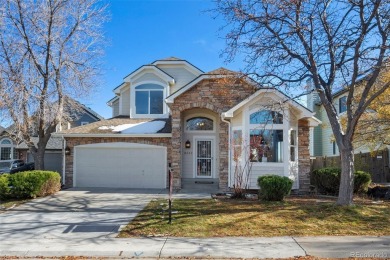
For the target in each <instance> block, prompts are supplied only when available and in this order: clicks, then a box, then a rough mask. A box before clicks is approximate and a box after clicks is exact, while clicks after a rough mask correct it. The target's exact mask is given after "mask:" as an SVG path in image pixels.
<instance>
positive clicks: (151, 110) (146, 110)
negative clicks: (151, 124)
mask: <svg viewBox="0 0 390 260" xmlns="http://www.w3.org/2000/svg"><path fill="white" fill-rule="evenodd" d="M163 105H164V87H162V86H160V85H157V84H142V85H139V86H137V87H135V111H136V114H143V115H159V114H163V113H164V106H163Z"/></svg>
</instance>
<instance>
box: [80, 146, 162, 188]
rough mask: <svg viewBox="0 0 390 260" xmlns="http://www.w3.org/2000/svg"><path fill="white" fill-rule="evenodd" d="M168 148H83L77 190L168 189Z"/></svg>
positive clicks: (81, 148)
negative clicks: (108, 188)
mask: <svg viewBox="0 0 390 260" xmlns="http://www.w3.org/2000/svg"><path fill="white" fill-rule="evenodd" d="M165 182H166V149H161V147H158V148H121V147H118V148H115V147H104V148H99V147H91V148H88V147H80V148H77V150H76V153H75V186H76V187H117V188H165V187H166V184H165Z"/></svg>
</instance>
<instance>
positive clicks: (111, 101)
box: [106, 96, 119, 106]
mask: <svg viewBox="0 0 390 260" xmlns="http://www.w3.org/2000/svg"><path fill="white" fill-rule="evenodd" d="M118 99H119V96H115V97H113V98H111V99H110V100H108V101H107V103H106V104H107V105H108V106H112V103H114V102H115V101H117V100H118Z"/></svg>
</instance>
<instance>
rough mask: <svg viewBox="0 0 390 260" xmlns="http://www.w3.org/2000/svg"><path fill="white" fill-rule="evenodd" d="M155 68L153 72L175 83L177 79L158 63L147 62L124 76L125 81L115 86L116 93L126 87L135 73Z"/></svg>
mask: <svg viewBox="0 0 390 260" xmlns="http://www.w3.org/2000/svg"><path fill="white" fill-rule="evenodd" d="M148 69H149V70H153V72H154V73H155V74H157V75H158V76H159V77H160V78H162V79H163V80H165V81H167V82H169V83H170V84H175V79H174V78H173V77H172V76H171V75H169V74H168V73H166V72H165V71H163V70H162V69H160V68H159V67H157V66H156V65H154V64H147V65H142V66H141V67H138V68H137V69H135V70H134V71H132V72H131V73H130V74H128V75H127V76H125V77H124V78H123V81H124V82H123V83H121V84H120V85H119V86H117V87H116V88H114V90H113V91H114V93H115V94H119V93H120V90H121V89H122V88H124V87H126V83H128V82H130V78H132V77H134V76H135V75H137V74H139V73H141V72H142V71H144V70H148Z"/></svg>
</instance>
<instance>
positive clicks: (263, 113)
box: [250, 110, 283, 124]
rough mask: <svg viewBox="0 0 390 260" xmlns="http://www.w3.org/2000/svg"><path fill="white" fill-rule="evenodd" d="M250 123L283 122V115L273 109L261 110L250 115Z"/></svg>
mask: <svg viewBox="0 0 390 260" xmlns="http://www.w3.org/2000/svg"><path fill="white" fill-rule="evenodd" d="M250 124H283V115H282V114H281V113H279V112H276V111H272V110H260V111H256V112H254V113H252V114H251V115H250Z"/></svg>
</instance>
